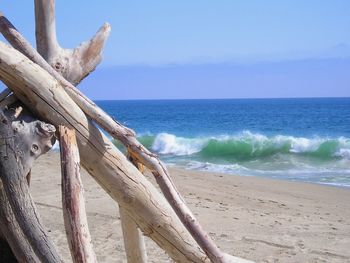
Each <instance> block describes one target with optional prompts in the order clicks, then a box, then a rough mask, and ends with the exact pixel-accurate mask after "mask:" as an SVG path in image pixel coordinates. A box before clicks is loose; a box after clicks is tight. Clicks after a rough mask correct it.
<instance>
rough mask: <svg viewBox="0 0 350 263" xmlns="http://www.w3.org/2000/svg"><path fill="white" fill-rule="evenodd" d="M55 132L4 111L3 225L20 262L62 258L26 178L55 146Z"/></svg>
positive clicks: (0, 129)
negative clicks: (43, 221) (39, 159)
mask: <svg viewBox="0 0 350 263" xmlns="http://www.w3.org/2000/svg"><path fill="white" fill-rule="evenodd" d="M30 120H31V121H30ZM54 132H55V128H54V127H53V126H52V125H49V124H45V123H43V122H40V121H37V120H33V118H31V117H30V116H22V117H21V119H19V120H16V121H11V120H10V119H9V118H8V117H7V116H5V114H4V113H3V111H0V140H1V143H0V154H1V156H0V176H1V189H0V195H1V206H0V222H1V224H0V225H1V227H0V229H1V232H2V233H3V236H4V237H5V238H6V241H7V242H8V244H9V246H10V247H11V250H12V251H15V252H16V253H14V255H15V256H16V258H17V260H18V261H19V262H39V261H41V262H62V261H61V259H60V257H59V255H58V253H57V252H56V248H55V246H54V244H53V243H52V242H51V240H50V239H49V238H48V235H47V232H46V230H45V227H44V226H43V224H42V222H41V219H40V216H39V215H38V213H37V210H36V207H35V204H34V202H33V200H32V198H31V196H30V194H29V189H28V184H27V179H26V174H27V173H28V171H29V170H30V168H31V166H32V164H33V161H34V160H35V159H36V158H37V157H38V156H40V155H41V154H44V153H45V152H47V151H48V150H49V149H51V147H52V144H53V143H54V137H53V134H54Z"/></svg>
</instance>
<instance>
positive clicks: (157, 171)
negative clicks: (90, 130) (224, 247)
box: [0, 17, 228, 262]
mask: <svg viewBox="0 0 350 263" xmlns="http://www.w3.org/2000/svg"><path fill="white" fill-rule="evenodd" d="M4 21H5V22H6V23H8V21H6V20H5V19H4V17H2V18H1V24H0V25H1V30H2V31H4V35H5V37H6V38H7V39H8V40H9V41H10V42H11V43H12V44H13V45H14V46H15V47H16V48H17V49H19V50H20V51H21V52H22V53H24V54H25V55H27V56H28V57H29V58H31V59H32V60H33V61H34V62H36V63H38V64H39V65H40V66H42V67H43V68H44V69H45V70H47V71H48V72H49V73H50V74H51V75H53V76H54V77H55V79H56V80H58V81H59V82H60V83H61V84H62V86H63V87H64V88H65V90H66V91H67V93H68V94H69V95H70V96H71V97H72V99H73V100H74V101H75V102H76V103H77V104H78V105H79V106H80V108H81V109H82V110H83V111H84V112H85V113H86V114H87V115H88V116H89V117H90V118H92V119H93V120H94V121H96V122H97V123H98V124H99V125H100V126H101V127H102V128H104V129H105V130H106V131H107V132H109V133H110V134H111V135H112V136H113V137H114V138H116V139H118V140H120V141H121V142H122V143H123V144H124V145H125V146H126V147H127V149H128V151H129V152H130V153H131V154H132V155H133V156H134V157H135V158H137V159H138V160H139V161H140V162H141V163H143V164H144V165H145V166H146V167H148V168H149V169H150V170H151V171H152V173H153V174H154V176H155V177H156V181H157V182H158V184H159V186H160V188H161V190H162V191H163V193H164V195H165V196H166V198H167V200H168V201H169V202H170V204H171V205H172V207H173V209H174V210H175V212H176V213H177V215H178V216H179V218H180V220H181V221H182V223H183V224H184V225H185V226H186V228H187V230H188V231H189V232H190V233H191V235H192V236H193V237H194V238H195V240H196V241H197V242H198V244H199V245H200V247H201V248H202V249H203V250H204V251H205V253H206V254H207V255H208V257H209V258H210V259H211V260H212V261H213V262H228V261H227V259H226V258H228V255H226V254H224V253H222V252H221V251H220V249H219V248H218V247H217V246H216V245H215V243H214V242H213V241H212V240H211V239H210V237H209V236H208V235H207V234H206V233H205V231H204V230H203V229H202V227H201V226H200V224H199V222H198V221H197V219H196V218H195V217H194V215H193V214H192V213H191V211H190V209H189V208H188V207H187V205H186V204H185V202H184V200H183V198H182V197H181V195H180V193H179V192H178V190H177V189H176V187H175V185H174V184H173V182H172V180H171V178H170V176H169V173H168V171H167V169H166V167H165V166H164V164H163V163H162V162H161V161H160V160H159V158H158V157H157V156H156V155H155V154H153V153H151V152H149V151H148V150H147V149H146V148H145V147H144V146H143V145H142V144H141V143H139V142H138V141H137V139H136V138H135V134H134V132H133V131H131V130H130V129H128V128H126V127H124V126H123V125H121V124H120V123H118V122H116V121H114V120H113V119H112V118H111V117H110V116H109V115H107V114H106V113H105V112H104V111H103V110H101V109H100V108H99V107H97V106H96V105H95V104H94V103H93V102H92V101H90V100H89V99H88V98H86V97H85V96H84V95H83V94H82V93H81V92H79V91H78V90H77V89H76V88H75V87H74V86H72V85H71V84H70V83H69V82H68V81H67V80H65V79H64V78H62V76H60V75H59V74H58V73H57V72H54V71H53V70H52V68H51V67H50V66H49V65H48V64H47V63H46V61H43V59H42V58H41V57H40V56H38V54H36V52H35V50H34V49H33V48H32V47H31V46H30V44H29V43H28V42H26V41H25V39H23V38H21V36H20V35H19V33H18V32H17V31H16V32H12V31H13V30H12V29H11V28H10V27H7V28H6V23H4ZM9 28H10V29H9ZM12 28H13V26H12Z"/></svg>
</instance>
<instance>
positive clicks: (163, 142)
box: [152, 133, 206, 156]
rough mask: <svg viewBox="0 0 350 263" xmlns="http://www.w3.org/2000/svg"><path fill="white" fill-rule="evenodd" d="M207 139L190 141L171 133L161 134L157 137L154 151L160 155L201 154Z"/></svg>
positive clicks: (153, 147)
mask: <svg viewBox="0 0 350 263" xmlns="http://www.w3.org/2000/svg"><path fill="white" fill-rule="evenodd" d="M205 141H206V140H205V139H189V138H182V137H176V136H175V135H173V134H169V133H160V134H158V135H157V136H156V138H155V140H154V143H153V145H152V150H154V151H156V152H158V153H160V154H170V155H176V156H182V155H191V154H193V153H196V152H199V151H200V150H201V149H202V147H203V145H204V144H205Z"/></svg>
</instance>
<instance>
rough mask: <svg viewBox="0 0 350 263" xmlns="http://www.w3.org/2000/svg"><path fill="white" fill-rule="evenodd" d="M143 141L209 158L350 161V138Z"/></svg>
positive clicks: (162, 150)
mask: <svg viewBox="0 0 350 263" xmlns="http://www.w3.org/2000/svg"><path fill="white" fill-rule="evenodd" d="M139 140H140V141H141V142H142V143H143V144H144V145H145V146H146V147H148V148H150V149H152V150H153V151H155V152H157V153H158V154H162V155H169V156H197V157H202V158H206V159H211V158H215V159H224V160H237V161H245V160H247V161H249V160H253V159H261V158H265V157H271V156H273V155H281V154H282V155H283V154H288V155H299V156H311V157H315V158H320V159H323V160H327V159H335V158H337V159H348V160H350V139H349V138H345V137H338V138H322V137H314V138H303V137H294V136H285V135H276V136H270V137H269V136H265V135H262V134H257V133H251V132H249V131H244V132H241V133H239V134H236V135H232V136H228V135H221V136H212V137H195V138H189V137H178V136H175V135H173V134H169V133H159V134H157V135H155V136H154V135H149V134H148V135H143V136H140V137H139Z"/></svg>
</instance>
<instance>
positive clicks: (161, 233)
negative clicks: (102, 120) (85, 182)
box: [0, 43, 208, 262]
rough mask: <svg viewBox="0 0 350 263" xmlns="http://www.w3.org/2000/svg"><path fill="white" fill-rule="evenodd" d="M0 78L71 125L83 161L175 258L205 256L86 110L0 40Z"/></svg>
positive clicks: (41, 110) (45, 114)
mask: <svg viewBox="0 0 350 263" xmlns="http://www.w3.org/2000/svg"><path fill="white" fill-rule="evenodd" d="M0 79H1V80H3V82H4V83H5V84H6V85H7V86H8V87H9V88H11V89H12V90H13V92H14V93H15V95H16V96H17V97H18V98H19V99H20V100H21V101H22V102H23V103H25V104H26V105H27V107H28V108H29V109H30V110H32V111H33V112H35V113H37V115H38V116H40V117H42V118H44V119H46V120H50V122H51V123H53V124H55V125H56V126H58V125H65V126H68V127H71V128H74V129H75V130H76V133H77V140H78V146H79V150H80V156H81V161H82V165H83V166H84V168H85V169H86V170H87V171H88V172H89V173H90V174H91V175H92V176H93V177H94V178H95V179H96V181H97V182H98V183H99V184H100V185H101V186H102V187H103V188H104V189H105V190H106V192H107V193H108V194H109V195H110V196H111V197H112V198H114V199H115V200H116V201H118V203H119V205H120V206H121V207H123V208H124V209H126V210H127V212H128V214H129V215H130V216H131V217H132V219H133V220H134V221H135V222H136V223H137V225H138V226H139V227H140V229H141V230H142V231H143V233H144V234H145V235H147V236H149V237H151V238H152V239H153V240H154V241H155V242H156V243H157V244H158V245H159V246H160V247H161V248H162V249H164V250H165V251H166V252H167V253H168V254H169V255H170V256H171V257H172V258H173V259H174V260H175V261H177V262H206V261H207V260H208V259H207V257H206V255H205V254H204V253H203V252H202V251H201V249H200V248H199V247H198V246H197V244H196V242H195V241H194V240H193V238H192V237H191V236H190V235H189V233H188V231H187V230H186V229H185V228H184V227H183V225H182V224H181V222H180V221H179V219H178V218H177V216H176V215H175V214H174V211H173V210H172V208H171V207H170V206H169V204H168V203H167V202H166V200H165V199H164V197H163V196H161V195H160V193H159V192H158V191H157V190H156V188H155V187H154V186H153V185H152V184H151V183H150V182H149V181H148V180H147V179H146V178H144V176H143V175H142V174H141V173H140V172H139V171H138V170H137V169H136V168H135V167H134V166H133V165H132V164H131V163H130V162H129V161H128V160H127V159H126V157H125V156H124V155H123V154H122V153H121V152H120V151H119V150H118V149H117V148H116V147H115V146H114V145H113V143H112V142H111V141H110V140H108V139H107V138H106V136H104V135H103V134H102V133H101V132H100V131H99V130H98V129H97V127H96V126H95V125H94V124H93V123H92V122H91V121H90V120H89V119H88V118H87V117H86V116H85V114H84V113H83V112H82V111H81V109H80V108H79V107H78V106H77V105H76V104H75V103H74V102H73V101H72V99H71V98H70V97H69V96H68V95H67V94H66V93H65V92H64V90H63V88H62V86H61V85H60V83H59V82H57V81H56V80H55V79H54V78H53V77H52V76H51V75H50V74H48V73H47V72H46V71H45V70H43V69H42V68H41V67H39V66H38V65H36V64H34V63H32V62H31V61H30V60H29V59H28V58H26V57H25V56H24V55H22V54H21V53H19V52H18V51H16V50H14V49H13V48H11V47H9V46H7V45H6V44H4V43H0Z"/></svg>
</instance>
